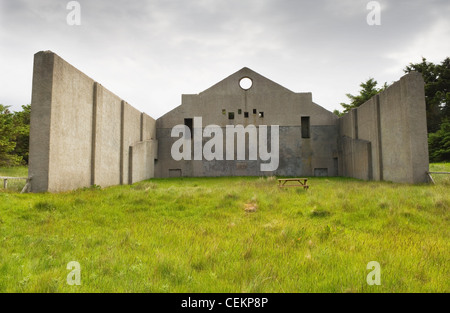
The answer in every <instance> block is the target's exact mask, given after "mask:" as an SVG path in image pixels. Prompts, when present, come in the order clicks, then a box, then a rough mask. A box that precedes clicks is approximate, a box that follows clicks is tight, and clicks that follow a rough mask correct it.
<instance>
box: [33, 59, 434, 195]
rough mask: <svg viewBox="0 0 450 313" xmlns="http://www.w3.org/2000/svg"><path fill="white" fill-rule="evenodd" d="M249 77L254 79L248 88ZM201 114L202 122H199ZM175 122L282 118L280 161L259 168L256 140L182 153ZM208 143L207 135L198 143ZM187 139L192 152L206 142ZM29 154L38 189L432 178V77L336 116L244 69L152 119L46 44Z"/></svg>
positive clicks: (226, 124) (411, 79) (37, 71)
mask: <svg viewBox="0 0 450 313" xmlns="http://www.w3.org/2000/svg"><path fill="white" fill-rule="evenodd" d="M245 80H246V81H248V82H249V83H250V84H249V85H248V86H242V85H241V84H242V83H243V82H244V81H245ZM198 117H201V122H202V125H196V123H198V121H200V120H199V119H198ZM177 125H185V126H186V127H187V128H188V129H190V130H191V131H192V134H193V133H197V132H199V133H201V134H204V131H205V129H206V128H205V127H204V126H205V125H214V127H215V128H216V129H217V130H219V129H220V130H222V132H223V133H226V130H227V129H228V128H230V127H232V126H233V125H234V126H237V125H239V126H240V125H242V127H244V128H246V127H247V126H249V125H252V130H254V131H256V132H261V130H265V128H264V127H266V126H270V125H276V126H277V129H278V130H279V138H278V145H279V146H278V149H279V155H278V160H277V162H278V164H277V165H278V166H277V168H276V170H273V171H265V172H263V171H261V164H263V163H264V161H263V160H262V159H254V158H251V155H252V152H251V149H252V148H256V147H254V144H255V143H253V145H250V146H249V145H248V144H247V145H246V150H245V151H244V152H242V151H241V153H242V154H241V155H239V154H238V149H236V147H235V149H234V152H233V153H234V158H231V159H226V158H223V160H222V159H214V160H207V159H205V158H204V157H203V158H200V159H199V158H195V157H193V158H191V159H189V160H186V159H184V160H175V159H174V158H173V156H172V154H171V149H172V147H173V145H174V143H175V142H176V141H177V140H179V138H176V137H173V136H172V130H173V129H174V127H175V126H177ZM253 126H254V128H253ZM246 129H250V128H246ZM249 136H250V133H247V134H246V137H245V138H246V139H245V141H246V142H247V143H248V142H249V141H250V139H249V138H250V137H249ZM268 136H269V137H270V130H269V134H268ZM209 140H210V138H208V137H204V136H202V137H201V142H200V143H197V144H199V145H200V144H201V146H204V145H205V144H207V143H208V141H209ZM237 140H239V138H238V139H237ZM260 140H261V137H260V138H259V139H258V143H256V145H258V146H259V145H260V143H261V141H260ZM189 144H191V145H192V147H191V152H192V153H193V154H194V153H195V152H194V150H196V148H198V147H194V145H195V142H193V141H190V143H189ZM221 144H223V150H224V151H225V150H226V149H227V148H229V149H230V146H226V143H225V142H223V143H221ZM231 148H232V147H231ZM269 148H272V147H269ZM216 149H217V147H216ZM29 160H30V161H29V175H30V177H32V183H31V190H32V191H33V192H43V191H50V192H60V191H65V190H73V189H77V188H82V187H88V186H91V185H94V184H95V185H100V186H102V187H106V186H111V185H119V184H132V183H134V182H137V181H140V180H145V179H149V178H153V177H177V176H260V175H277V176H306V177H311V176H346V177H355V178H359V179H364V180H387V181H393V182H401V183H424V182H427V175H426V172H427V171H428V145H427V129H426V114H425V95H424V82H423V79H422V77H421V75H420V74H419V73H410V74H408V75H405V76H403V77H402V78H401V79H400V80H399V81H398V82H396V83H394V84H393V85H392V86H390V87H389V88H388V89H387V90H385V91H383V92H382V93H380V94H379V95H377V96H375V97H373V98H372V99H370V100H369V101H368V102H366V103H365V104H363V105H362V106H361V107H359V108H357V109H354V110H352V111H351V112H349V113H348V114H346V115H344V116H343V117H341V118H338V117H337V116H336V115H334V114H333V113H331V112H329V111H327V110H326V109H324V108H322V107H321V106H319V105H318V104H316V103H314V102H313V100H312V94H311V93H295V92H292V91H290V90H288V89H286V88H284V87H283V86H281V85H279V84H277V83H275V82H273V81H271V80H269V79H267V78H265V77H264V76H262V75H260V74H258V73H256V72H254V71H253V70H251V69H249V68H243V69H241V70H239V71H237V72H236V73H234V74H232V75H231V76H229V77H227V78H225V79H224V80H222V81H220V82H219V83H217V84H215V85H213V86H212V87H210V88H209V89H207V90H205V91H203V92H201V93H199V94H192V95H182V104H181V105H180V106H178V107H177V108H175V109H173V110H171V111H170V112H168V113H167V114H165V115H164V116H162V117H160V118H159V119H157V120H154V119H153V118H151V117H150V116H148V115H147V114H145V113H141V112H139V111H138V110H136V109H135V108H133V107H132V106H131V105H129V104H128V103H127V102H125V101H124V100H122V99H121V98H119V97H118V96H116V95H115V94H113V93H112V92H110V91H109V90H107V89H106V88H104V87H103V86H102V85H101V84H99V83H98V82H95V81H94V80H93V79H91V78H89V77H88V76H86V75H85V74H83V73H82V72H80V71H79V70H77V69H76V68H75V67H73V66H72V65H70V64H69V63H67V62H66V61H64V60H63V59H62V58H60V57H59V56H58V55H56V54H54V53H53V52H51V51H41V52H38V53H37V54H35V57H34V70H33V90H32V104H31V125H30V157H29Z"/></svg>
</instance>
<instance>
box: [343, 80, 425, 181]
mask: <svg viewBox="0 0 450 313" xmlns="http://www.w3.org/2000/svg"><path fill="white" fill-rule="evenodd" d="M339 124H340V126H339V129H340V136H341V139H340V144H339V146H340V154H341V158H342V160H343V164H342V165H343V166H342V173H341V174H342V175H343V176H349V177H356V178H362V179H373V180H387V181H393V182H400V183H425V182H427V176H426V172H427V171H428V167H429V163H428V143H427V127H426V112H425V91H424V82H423V79H422V76H421V74H419V73H416V72H413V73H410V74H407V75H405V76H403V77H402V78H401V79H400V81H398V82H396V83H394V84H393V85H392V86H390V87H389V88H387V89H386V90H385V91H383V92H382V93H380V94H379V95H376V96H374V97H373V98H371V99H370V100H369V101H367V102H366V103H364V104H363V105H361V106H360V107H359V108H357V109H353V110H352V111H351V112H349V113H348V114H346V115H344V116H343V117H341V118H340V120H339ZM344 137H345V139H344ZM361 140H364V141H366V142H368V143H370V149H369V150H370V157H369V160H370V164H369V165H370V166H366V165H364V164H360V166H354V165H355V164H354V161H355V160H358V162H359V161H362V160H365V159H366V157H365V156H364V154H365V153H368V152H364V151H368V150H367V149H362V150H361V149H359V148H358V150H359V151H360V152H361V153H362V156H358V153H356V152H355V149H357V148H356V146H357V145H359V143H358V141H361ZM364 162H365V161H364ZM352 164H353V165H352Z"/></svg>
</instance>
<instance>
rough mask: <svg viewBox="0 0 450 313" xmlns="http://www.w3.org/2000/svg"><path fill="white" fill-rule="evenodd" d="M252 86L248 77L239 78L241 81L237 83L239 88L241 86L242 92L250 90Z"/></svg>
mask: <svg viewBox="0 0 450 313" xmlns="http://www.w3.org/2000/svg"><path fill="white" fill-rule="evenodd" d="M252 85H253V81H252V80H251V79H250V78H248V77H244V78H241V80H240V81H239V86H241V88H242V89H244V90H249V89H250V88H252Z"/></svg>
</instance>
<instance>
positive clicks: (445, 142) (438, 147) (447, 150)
mask: <svg viewBox="0 0 450 313" xmlns="http://www.w3.org/2000/svg"><path fill="white" fill-rule="evenodd" d="M428 147H429V148H428V149H429V153H430V162H444V161H449V160H450V120H445V121H444V122H443V123H442V124H441V128H440V129H439V130H438V131H437V132H435V133H431V134H429V135H428Z"/></svg>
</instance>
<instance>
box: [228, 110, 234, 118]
mask: <svg viewBox="0 0 450 313" xmlns="http://www.w3.org/2000/svg"><path fill="white" fill-rule="evenodd" d="M228 119H229V120H234V112H228Z"/></svg>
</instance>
